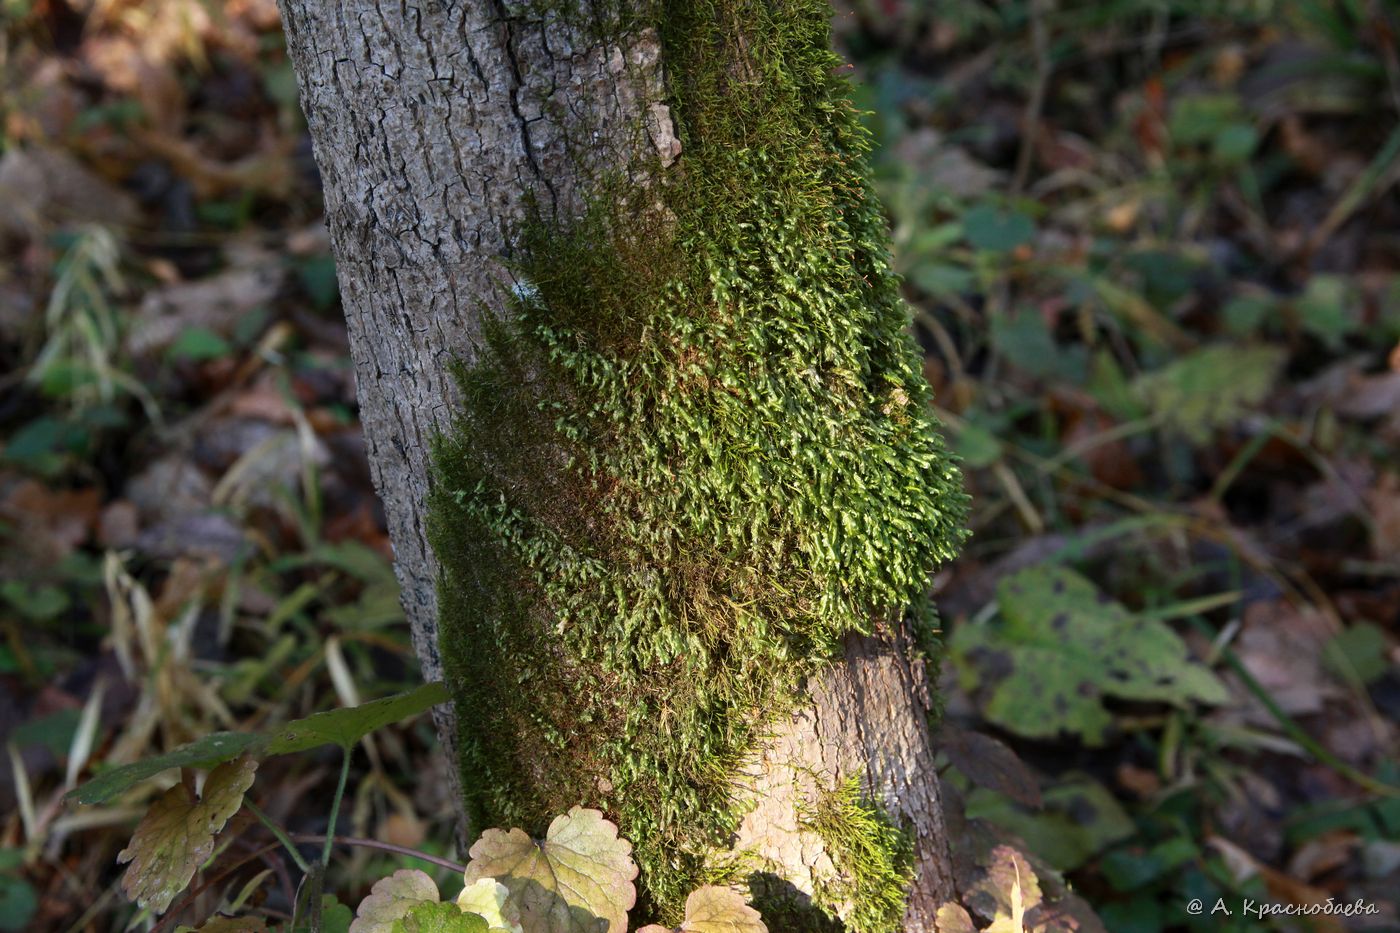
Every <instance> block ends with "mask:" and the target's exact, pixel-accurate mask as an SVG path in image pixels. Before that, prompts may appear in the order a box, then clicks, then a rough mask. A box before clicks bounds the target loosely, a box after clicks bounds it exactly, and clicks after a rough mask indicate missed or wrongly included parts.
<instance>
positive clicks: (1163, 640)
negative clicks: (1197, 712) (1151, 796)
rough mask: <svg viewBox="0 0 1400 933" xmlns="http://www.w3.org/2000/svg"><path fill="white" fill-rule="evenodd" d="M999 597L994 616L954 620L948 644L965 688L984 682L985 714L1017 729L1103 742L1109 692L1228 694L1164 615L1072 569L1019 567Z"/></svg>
mask: <svg viewBox="0 0 1400 933" xmlns="http://www.w3.org/2000/svg"><path fill="white" fill-rule="evenodd" d="M997 603H998V605H999V606H1000V608H1001V619H1000V620H999V621H998V622H989V623H986V624H964V625H962V626H959V628H958V629H957V630H956V631H955V632H954V633H953V638H952V642H951V647H952V650H953V658H954V662H955V664H957V666H958V670H959V674H960V677H961V680H962V682H963V684H964V686H965V688H967V689H969V690H971V689H975V688H977V687H978V686H979V685H981V686H983V687H984V688H985V689H984V690H983V691H982V694H981V695H980V699H981V701H982V704H983V707H984V714H985V715H986V717H987V718H988V719H989V720H991V721H992V722H995V723H997V724H998V725H1000V726H1003V727H1004V728H1007V729H1010V730H1011V731H1012V732H1015V733H1017V734H1019V735H1024V736H1029V737H1032V738H1050V737H1053V736H1055V735H1057V734H1058V733H1060V732H1070V733H1075V734H1078V735H1081V736H1082V737H1083V738H1084V740H1085V741H1086V742H1088V743H1089V744H1091V745H1097V744H1100V743H1102V741H1103V736H1104V729H1105V728H1106V727H1107V726H1108V725H1109V722H1110V717H1109V714H1108V710H1106V709H1105V708H1104V705H1103V699H1104V697H1106V696H1116V697H1121V698H1123V699H1127V700H1155V701H1161V702H1166V703H1174V704H1177V705H1185V704H1186V703H1188V702H1190V701H1192V700H1198V701H1201V702H1205V703H1223V702H1225V700H1226V699H1228V695H1227V694H1226V692H1225V688H1224V686H1223V685H1222V684H1221V683H1220V681H1219V680H1217V679H1216V677H1215V675H1214V674H1212V673H1211V672H1210V670H1209V669H1207V668H1205V667H1204V666H1202V665H1200V664H1196V663H1194V662H1192V661H1191V660H1190V659H1189V658H1188V656H1187V651H1186V644H1185V643H1184V642H1183V641H1182V640H1181V639H1180V638H1179V637H1177V635H1176V633H1175V632H1173V631H1172V630H1171V629H1170V628H1169V627H1168V626H1167V625H1166V624H1165V623H1163V622H1157V621H1152V620H1147V619H1142V618H1139V617H1137V616H1134V615H1133V614H1132V613H1130V612H1129V611H1128V610H1127V609H1125V608H1124V607H1123V606H1121V605H1120V604H1118V603H1116V602H1113V601H1111V600H1108V599H1106V598H1104V597H1103V596H1102V595H1101V594H1100V593H1099V591H1098V590H1097V589H1096V588H1095V587H1094V585H1093V584H1092V583H1090V582H1089V581H1088V580H1086V579H1084V578H1083V577H1081V576H1079V575H1078V574H1077V573H1075V572H1074V571H1072V570H1069V569H1067V568H1064V567H1034V568H1030V569H1028V570H1023V571H1021V572H1020V573H1018V574H1016V575H1015V576H1012V577H1010V578H1007V579H1005V580H1003V581H1002V582H1001V585H1000V586H999V587H998V589H997ZM992 671H995V672H998V673H996V674H995V675H992V676H990V677H989V676H987V672H992ZM984 680H985V681H987V682H985V683H984Z"/></svg>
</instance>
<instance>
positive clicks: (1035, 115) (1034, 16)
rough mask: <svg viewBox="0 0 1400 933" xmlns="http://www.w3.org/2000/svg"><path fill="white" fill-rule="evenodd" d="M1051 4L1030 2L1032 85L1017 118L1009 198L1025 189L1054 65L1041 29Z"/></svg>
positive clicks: (1038, 0) (1045, 32) (1044, 0)
mask: <svg viewBox="0 0 1400 933" xmlns="http://www.w3.org/2000/svg"><path fill="white" fill-rule="evenodd" d="M1051 2H1052V0H1031V3H1030V20H1031V48H1032V49H1033V50H1034V52H1035V83H1034V84H1032V85H1031V96H1030V99H1029V100H1027V101H1026V111H1025V113H1024V114H1023V115H1022V117H1021V148H1020V150H1019V151H1018V152H1017V153H1016V173H1015V174H1014V175H1013V176H1012V178H1011V194H1012V195H1018V194H1020V193H1021V192H1022V191H1024V190H1025V188H1026V182H1027V181H1028V180H1029V179H1030V173H1031V156H1032V154H1033V153H1034V152H1035V136H1036V127H1037V126H1038V125H1039V124H1040V114H1041V112H1042V111H1043V110H1044V109H1045V92H1046V89H1047V88H1048V87H1049V85H1050V73H1051V71H1053V70H1054V64H1053V63H1052V62H1051V61H1050V33H1049V30H1048V29H1046V28H1045V14H1046V13H1047V12H1049V8H1050V4H1051Z"/></svg>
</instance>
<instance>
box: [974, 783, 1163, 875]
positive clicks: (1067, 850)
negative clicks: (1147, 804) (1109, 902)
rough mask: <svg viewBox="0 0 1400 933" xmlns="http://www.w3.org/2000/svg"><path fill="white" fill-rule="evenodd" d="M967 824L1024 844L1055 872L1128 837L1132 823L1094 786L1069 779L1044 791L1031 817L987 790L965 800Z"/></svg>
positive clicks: (1028, 812) (1005, 799)
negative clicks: (989, 827) (979, 822)
mask: <svg viewBox="0 0 1400 933" xmlns="http://www.w3.org/2000/svg"><path fill="white" fill-rule="evenodd" d="M967 816H968V818H969V819H983V820H986V821H988V822H989V823H993V824H995V825H997V826H1000V827H1001V828H1003V829H1005V830H1008V831H1009V832H1011V833H1014V834H1015V835H1016V836H1019V837H1020V838H1021V839H1023V840H1025V843H1026V845H1027V847H1028V851H1030V852H1032V853H1034V854H1035V855H1038V856H1039V857H1041V858H1042V859H1044V860H1045V861H1046V862H1047V863H1049V865H1050V867H1052V868H1054V869H1055V870H1056V871H1072V870H1073V869H1075V868H1078V867H1079V866H1080V865H1083V864H1084V863H1085V862H1086V861H1088V860H1089V859H1090V858H1092V857H1093V856H1094V855H1095V854H1096V853H1098V852H1101V851H1103V850H1104V849H1106V848H1108V847H1109V846H1111V845H1113V844H1114V843H1116V842H1120V841H1122V840H1124V839H1126V838H1128V837H1129V836H1131V835H1132V834H1133V833H1134V832H1136V830H1137V828H1136V826H1134V824H1133V821H1132V818H1131V817H1129V816H1128V814H1127V813H1126V812H1125V811H1124V810H1123V807H1122V805H1120V804H1119V803H1118V801H1116V800H1114V799H1113V795H1112V794H1110V793H1109V792H1108V790H1107V789H1106V788H1104V786H1103V785H1102V784H1100V783H1099V782H1098V781H1095V780H1094V779H1093V778H1091V777H1089V776H1088V775H1082V774H1072V775H1066V776H1064V777H1063V778H1061V779H1060V781H1059V783H1057V784H1056V785H1055V786H1054V787H1052V788H1050V789H1049V790H1047V791H1046V792H1045V803H1044V807H1043V808H1042V809H1040V810H1038V811H1035V812H1032V811H1030V810H1029V809H1028V808H1026V807H1023V806H1020V805H1017V804H1015V803H1013V802H1012V801H1011V800H1010V799H1009V798H1007V797H1004V796H1002V795H1001V794H997V793H994V792H992V791H987V790H982V789H977V790H974V791H973V792H972V793H970V794H969V795H968V797H967Z"/></svg>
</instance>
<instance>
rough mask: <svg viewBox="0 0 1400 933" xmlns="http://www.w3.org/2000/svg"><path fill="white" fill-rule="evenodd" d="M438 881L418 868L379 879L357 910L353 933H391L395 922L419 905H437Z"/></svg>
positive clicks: (402, 870)
mask: <svg viewBox="0 0 1400 933" xmlns="http://www.w3.org/2000/svg"><path fill="white" fill-rule="evenodd" d="M438 900H439V895H438V887H437V882H435V881H433V879H432V878H431V877H430V876H429V875H428V874H427V873H426V872H422V871H419V870H418V869H416V868H401V869H399V870H398V871H396V872H394V873H393V874H392V875H390V876H389V877H387V878H380V879H379V880H378V881H376V882H375V883H374V887H372V888H370V889H369V894H367V895H365V899H364V900H362V901H360V906H359V907H357V908H356V909H355V920H354V921H353V922H352V923H351V924H350V933H390V931H391V930H393V928H394V921H396V920H400V919H402V918H403V917H405V916H407V915H408V913H409V911H411V910H413V908H414V907H416V906H418V905H419V904H436V903H438Z"/></svg>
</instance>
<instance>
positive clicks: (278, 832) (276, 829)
mask: <svg viewBox="0 0 1400 933" xmlns="http://www.w3.org/2000/svg"><path fill="white" fill-rule="evenodd" d="M243 805H244V806H245V807H247V808H248V810H249V812H251V813H252V814H253V815H254V816H256V817H257V818H258V821H259V822H261V823H262V824H263V825H264V826H266V827H267V831H268V832H270V833H272V835H273V836H275V837H276V839H277V841H278V842H280V843H282V846H283V848H285V849H286V850H287V854H289V855H290V856H291V857H292V861H294V862H296V863H297V868H300V869H301V870H302V872H303V873H305V872H309V871H311V866H310V865H308V864H307V863H306V859H304V858H302V856H301V853H300V852H298V851H297V847H296V845H295V844H294V843H293V842H292V839H291V837H290V836H288V835H287V833H286V830H284V829H283V828H282V827H280V826H278V825H277V824H276V823H274V822H272V817H270V816H268V815H267V814H266V813H264V812H263V811H262V808H260V807H259V806H258V805H257V804H255V803H253V801H251V800H246V799H245V800H244V801H243Z"/></svg>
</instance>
